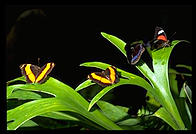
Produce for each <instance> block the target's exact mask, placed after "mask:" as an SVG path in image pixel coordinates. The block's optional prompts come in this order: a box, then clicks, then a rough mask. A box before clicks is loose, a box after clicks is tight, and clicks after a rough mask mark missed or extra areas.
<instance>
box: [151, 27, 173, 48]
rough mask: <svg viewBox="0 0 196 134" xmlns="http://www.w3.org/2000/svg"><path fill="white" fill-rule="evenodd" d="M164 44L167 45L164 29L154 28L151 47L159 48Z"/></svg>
mask: <svg viewBox="0 0 196 134" xmlns="http://www.w3.org/2000/svg"><path fill="white" fill-rule="evenodd" d="M165 46H169V41H168V39H167V35H166V33H165V31H164V30H163V29H162V28H161V27H156V28H155V34H154V39H153V41H152V46H151V50H152V49H159V48H162V47H165Z"/></svg>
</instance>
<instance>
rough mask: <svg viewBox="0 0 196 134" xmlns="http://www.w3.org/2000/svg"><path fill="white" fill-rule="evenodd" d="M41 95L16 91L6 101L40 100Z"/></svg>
mask: <svg viewBox="0 0 196 134" xmlns="http://www.w3.org/2000/svg"><path fill="white" fill-rule="evenodd" d="M41 98H42V97H41V95H39V94H37V93H34V92H31V91H25V90H16V91H14V92H13V93H12V94H11V95H10V96H9V97H8V98H7V99H20V100H28V99H32V100H34V99H41Z"/></svg>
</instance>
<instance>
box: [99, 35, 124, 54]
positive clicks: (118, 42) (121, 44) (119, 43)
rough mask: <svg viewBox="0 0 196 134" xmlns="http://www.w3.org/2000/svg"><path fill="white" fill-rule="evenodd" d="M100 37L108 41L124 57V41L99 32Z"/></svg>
mask: <svg viewBox="0 0 196 134" xmlns="http://www.w3.org/2000/svg"><path fill="white" fill-rule="evenodd" d="M101 35H102V36H103V37H104V38H106V39H107V40H109V41H110V42H111V43H112V44H113V45H115V46H116V47H117V48H118V49H119V50H120V51H121V52H122V53H123V54H124V55H125V56H126V51H125V49H124V47H125V45H126V43H125V42H124V41H122V40H121V39H119V38H117V37H115V36H113V35H110V34H107V33H104V32H101Z"/></svg>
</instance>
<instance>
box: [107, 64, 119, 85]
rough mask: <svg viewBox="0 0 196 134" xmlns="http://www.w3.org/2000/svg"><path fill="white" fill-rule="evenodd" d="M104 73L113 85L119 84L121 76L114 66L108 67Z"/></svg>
mask: <svg viewBox="0 0 196 134" xmlns="http://www.w3.org/2000/svg"><path fill="white" fill-rule="evenodd" d="M104 73H105V76H106V77H107V78H108V79H109V80H110V81H111V84H114V83H118V82H119V74H118V72H117V70H116V68H115V67H114V66H110V67H108V68H107V69H106V70H105V71H104Z"/></svg>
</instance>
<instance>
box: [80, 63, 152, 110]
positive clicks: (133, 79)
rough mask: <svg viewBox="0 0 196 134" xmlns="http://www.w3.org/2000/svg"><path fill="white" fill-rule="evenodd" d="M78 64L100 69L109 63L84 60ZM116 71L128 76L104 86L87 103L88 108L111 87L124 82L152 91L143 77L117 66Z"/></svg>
mask: <svg viewBox="0 0 196 134" xmlns="http://www.w3.org/2000/svg"><path fill="white" fill-rule="evenodd" d="M80 66H87V67H97V68H100V69H106V68H107V67H109V66H111V65H109V64H106V63H102V62H85V63H82V64H80ZM117 72H119V73H120V74H121V76H122V77H125V78H128V79H123V78H121V79H120V81H119V83H117V84H114V85H111V86H108V87H106V88H104V89H103V90H102V91H100V92H99V93H98V94H97V95H96V96H95V97H94V98H93V99H92V100H91V102H90V104H89V108H88V110H90V109H91V107H92V106H93V105H94V104H95V103H96V102H97V101H98V100H99V99H101V97H103V96H104V95H105V94H106V93H107V92H109V91H110V90H111V89H113V88H114V87H116V86H120V85H124V84H132V85H138V86H141V87H143V88H145V89H146V90H148V91H149V92H153V88H152V87H151V85H150V84H149V83H148V82H147V81H146V80H144V79H143V78H141V77H139V76H137V75H134V74H131V73H128V72H126V71H124V70H121V69H119V68H117Z"/></svg>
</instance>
